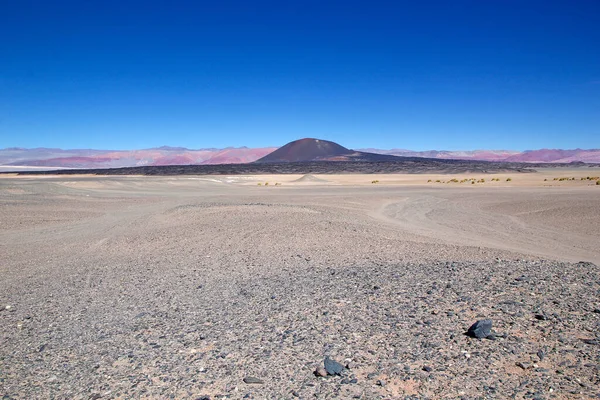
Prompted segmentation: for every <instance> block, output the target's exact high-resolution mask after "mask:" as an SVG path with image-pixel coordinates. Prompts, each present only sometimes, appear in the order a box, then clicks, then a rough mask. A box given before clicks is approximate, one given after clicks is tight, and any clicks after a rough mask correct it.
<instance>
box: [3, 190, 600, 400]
mask: <svg viewBox="0 0 600 400" xmlns="http://www.w3.org/2000/svg"><path fill="white" fill-rule="evenodd" d="M69 179H72V178H69ZM136 179H138V180H132V181H118V180H116V181H112V180H107V181H99V180H98V179H97V178H89V179H88V178H86V179H82V180H81V181H77V180H75V181H68V182H67V181H63V180H60V181H49V180H41V181H33V180H27V181H21V180H8V181H3V182H0V201H1V202H2V203H0V204H1V205H2V207H1V208H0V218H1V221H2V226H0V254H1V258H0V260H1V265H0V273H1V274H2V279H1V280H0V309H1V310H2V311H0V338H1V347H0V395H2V396H4V397H3V398H5V399H13V398H14V399H130V398H139V399H155V398H156V399H165V398H175V399H188V398H190V399H219V398H231V399H242V398H250V399H293V398H301V399H309V398H318V399H334V398H342V399H345V398H362V399H424V398H430V399H437V398H463V399H486V398H490V399H491V398H518V399H522V398H527V399H529V398H531V399H554V398H557V399H562V398H573V399H580V398H599V397H600V389H599V388H600V378H599V377H600V371H599V370H600V300H599V299H600V268H598V267H597V266H596V265H594V264H593V263H590V262H583V261H582V262H571V263H567V262H561V261H552V260H547V261H542V260H540V257H538V256H537V255H536V256H533V255H531V254H527V252H524V253H518V252H515V251H508V250H506V249H505V248H504V249H503V248H493V247H482V246H480V245H479V243H475V242H474V243H473V245H472V246H468V245H466V244H460V243H459V244H457V243H456V240H455V239H456V238H451V237H448V240H447V241H444V240H442V239H441V238H440V237H439V236H437V235H432V236H428V235H427V232H420V233H416V232H415V231H414V230H412V229H408V228H407V227H404V228H403V227H402V224H398V223H393V222H389V223H388V222H385V221H384V220H383V219H381V218H375V217H374V216H373V215H372V214H371V213H372V212H376V211H377V210H379V209H381V207H383V208H384V209H385V208H386V207H388V206H389V204H390V201H392V202H393V204H397V203H398V202H400V201H402V199H403V198H406V196H409V194H407V193H405V192H403V189H397V188H394V189H381V190H380V191H379V192H377V191H376V192H373V189H370V188H367V189H357V188H317V187H315V188H313V187H302V188H292V187H290V188H277V189H276V190H279V189H282V190H279V191H278V192H275V191H271V192H269V194H266V192H265V191H264V190H263V189H262V188H261V189H259V188H255V187H252V188H247V187H244V188H241V187H239V186H235V185H226V186H224V185H222V184H219V183H216V182H215V183H202V185H201V186H200V187H198V183H197V182H195V183H194V184H193V185H192V184H190V183H189V182H187V181H184V182H174V181H170V180H160V181H158V180H157V181H145V180H143V179H142V178H136ZM147 179H148V178H147ZM269 190H271V189H269ZM415 193H416V194H415V195H419V196H421V195H422V193H421V192H415ZM435 193H436V192H435V191H430V192H427V196H431V195H433V194H435ZM480 193H482V192H480ZM513 195H514V199H515V201H516V200H518V199H522V200H523V199H524V200H526V199H528V198H529V197H528V196H530V194H528V192H521V191H518V190H517V189H515V192H514V193H513ZM575 195H576V196H577V198H579V199H581V198H582V197H581V196H582V195H581V193H576V194H575ZM409 197H410V196H409ZM450 197H452V196H450ZM470 199H471V200H472V198H470ZM472 201H474V200H472ZM467 203H468V202H467ZM432 204H436V203H435V202H433V203H432ZM480 204H481V203H480ZM519 204H522V203H519ZM504 207H507V206H506V204H504ZM547 208H548V207H546V210H547ZM69 210H73V211H72V212H69ZM394 212H395V213H396V214H397V210H395V211H394ZM478 212H481V209H478ZM548 212H549V211H546V212H545V214H544V217H545V218H547V217H548ZM388 214H389V213H388ZM386 218H391V217H390V215H386ZM528 218H531V216H530V215H529V216H528ZM561 218H564V216H562V217H561ZM20 221H23V222H24V226H23V225H21V226H19V225H20V224H19V222H20ZM25 222H26V223H25ZM530 222H531V221H530ZM517 225H518V226H519V227H520V228H521V230H515V232H517V233H516V234H517V235H522V236H523V237H525V236H526V235H527V234H528V232H529V231H527V230H524V229H523V225H522V221H519V222H518V223H517ZM551 225H552V224H550V225H548V226H546V228H545V229H551V228H550V227H549V226H551ZM498 229H503V230H510V229H512V227H511V225H508V226H502V227H499V228H498ZM585 229H586V230H589V229H590V227H589V224H588V225H586V226H585ZM568 232H569V230H565V235H564V236H565V238H564V240H565V242H566V243H568V242H569V239H568V237H567V233H568ZM447 234H448V235H450V233H447ZM552 238H553V235H549V234H548V235H546V236H544V237H542V238H541V239H540V240H544V241H545V242H544V243H542V244H544V245H545V247H548V245H549V243H551V242H550V241H551V240H553V239H552ZM575 238H578V236H575ZM469 240H472V239H469ZM512 247H514V246H511V248H512ZM542 247H544V246H542ZM588 251H591V250H589V249H588ZM592 256H593V255H592ZM483 319H491V320H492V324H493V326H492V334H491V335H490V336H489V337H487V338H484V339H476V338H471V337H469V336H466V335H465V332H466V331H467V330H468V328H469V327H470V326H471V325H472V324H473V323H474V322H475V321H478V320H483ZM326 357H330V358H331V359H332V360H334V361H337V362H339V363H340V364H342V365H343V366H344V369H343V370H342V371H341V375H339V376H338V375H328V376H325V377H322V376H317V375H318V373H323V372H324V371H323V368H320V367H324V360H325V358H326ZM315 372H317V374H315Z"/></svg>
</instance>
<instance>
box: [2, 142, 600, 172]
mask: <svg viewBox="0 0 600 400" xmlns="http://www.w3.org/2000/svg"><path fill="white" fill-rule="evenodd" d="M396 157H419V158H433V159H445V160H446V159H455V160H482V161H506V162H530V163H541V162H547V163H571V162H589V163H598V162H600V149H591V150H584V149H574V150H562V149H541V150H529V151H510V150H473V151H438V150H430V151H412V150H404V149H390V150H385V149H374V148H367V149H356V150H350V149H348V148H346V147H343V146H341V145H339V144H337V143H334V142H330V141H327V140H320V139H308V138H307V139H300V140H296V141H293V142H290V143H288V144H286V145H284V146H282V147H280V148H277V147H261V148H248V147H228V148H225V149H216V148H205V149H187V148H184V147H169V146H163V147H158V148H151V149H142V150H94V149H73V150H63V149H55V148H33V149H25V148H17V147H12V148H5V149H0V167H2V169H4V170H7V169H12V170H18V169H21V168H25V167H37V168H40V169H42V168H44V169H55V168H79V169H88V168H119V167H133V166H160V165H206V164H241V163H249V162H261V163H275V162H294V161H386V160H394V159H396Z"/></svg>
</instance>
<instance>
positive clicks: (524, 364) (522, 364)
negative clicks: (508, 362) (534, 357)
mask: <svg viewBox="0 0 600 400" xmlns="http://www.w3.org/2000/svg"><path fill="white" fill-rule="evenodd" d="M515 365H516V366H517V367H519V368H522V369H528V368H530V367H531V364H530V363H528V362H522V361H518V362H516V363H515Z"/></svg>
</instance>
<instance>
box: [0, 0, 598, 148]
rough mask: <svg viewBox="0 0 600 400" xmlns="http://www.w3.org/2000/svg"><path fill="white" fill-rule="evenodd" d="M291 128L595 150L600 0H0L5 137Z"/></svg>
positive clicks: (276, 139)
mask: <svg viewBox="0 0 600 400" xmlns="http://www.w3.org/2000/svg"><path fill="white" fill-rule="evenodd" d="M325 3H326V4H325ZM302 137H318V138H322V139H329V140H333V141H336V142H338V143H340V144H342V145H345V146H347V147H351V148H361V147H378V148H408V149H413V150H424V149H448V150H454V149H467V150H468V149H479V148H488V149H515V150H524V149H536V148H542V147H549V148H575V147H581V148H598V147H600V1H598V0H588V1H586V0H577V1H572V0H570V1H566V0H565V1H551V0H543V1H527V0H519V1H510V0H496V1H493V0H489V1H488V0H476V1H374V0H370V1H360V2H358V1H352V0H344V1H324V0H318V1H312V0H298V1H294V0H277V1H260V0H252V1H249V0H243V1H227V0H219V1H202V0H197V1H152V0H145V1H127V0H121V1H110V0H102V1H81V0H78V1H69V2H66V1H60V0H57V1H47V0H43V1H28V0H12V1H11V0H0V148H3V147H10V146H20V147H38V146H43V147H62V148H102V149H106V148H109V149H133V148H148V147H155V146H160V145H171V146H186V147H190V148H200V147H225V146H243V145H246V146H249V147H262V146H271V145H283V144H285V143H286V142H288V141H291V140H295V139H298V138H302Z"/></svg>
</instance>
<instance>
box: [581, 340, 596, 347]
mask: <svg viewBox="0 0 600 400" xmlns="http://www.w3.org/2000/svg"><path fill="white" fill-rule="evenodd" d="M581 340H582V341H583V343H585V344H591V345H596V346H597V345H599V344H600V341H598V340H596V339H581Z"/></svg>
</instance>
